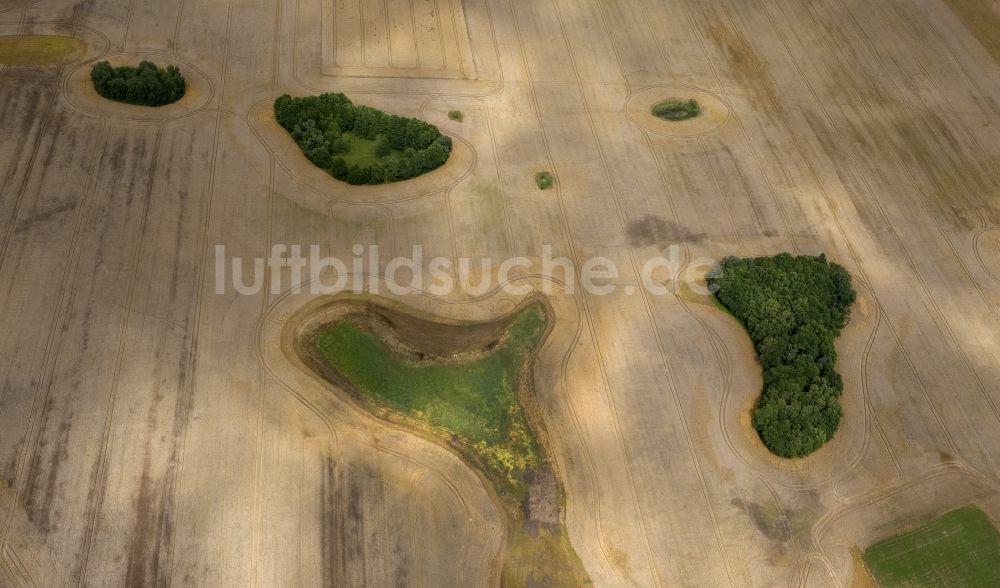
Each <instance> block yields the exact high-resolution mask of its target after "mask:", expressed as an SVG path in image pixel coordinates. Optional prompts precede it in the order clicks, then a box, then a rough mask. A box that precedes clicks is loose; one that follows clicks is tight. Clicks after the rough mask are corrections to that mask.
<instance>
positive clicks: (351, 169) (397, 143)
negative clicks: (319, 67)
mask: <svg viewBox="0 0 1000 588" xmlns="http://www.w3.org/2000/svg"><path fill="white" fill-rule="evenodd" d="M274 115H275V118H276V119H277V121H278V124H280V125H281V126H282V127H283V128H284V129H285V130H286V131H288V132H289V133H290V134H291V136H292V138H293V139H294V140H295V142H296V143H297V144H298V146H299V148H300V149H302V152H303V154H305V156H306V157H307V158H308V159H309V160H310V161H311V162H313V163H314V164H315V165H317V166H318V167H321V168H323V169H324V170H326V171H327V172H328V173H329V174H330V175H332V176H333V177H335V178H337V179H338V180H342V181H345V182H347V183H349V184H355V185H361V184H385V183H389V182H398V181H400V180H406V179H409V178H413V177H416V176H419V175H421V174H425V173H427V172H429V171H431V170H434V169H436V168H438V167H440V166H442V165H443V164H444V163H445V162H446V161H448V157H449V155H450V154H451V149H452V141H451V137H448V136H447V135H443V134H442V133H441V131H439V130H438V128H437V127H435V126H434V125H432V124H430V123H428V122H425V121H422V120H418V119H415V118H405V117H401V116H396V115H393V114H388V113H385V112H382V111H381V110H378V109H375V108H371V107H368V106H361V105H355V104H354V103H352V102H351V101H350V99H348V98H347V96H344V95H343V94H320V95H319V96H305V97H302V98H293V97H291V96H289V95H287V94H285V95H283V96H281V97H279V98H278V99H277V100H276V101H275V103H274ZM359 138H360V139H367V140H371V141H375V142H376V144H375V156H376V158H377V159H376V161H374V162H373V163H372V164H370V165H367V166H359V165H349V164H348V163H347V162H346V161H345V160H344V159H343V157H342V156H343V155H344V154H347V153H349V152H350V151H351V149H352V145H354V144H355V143H356V142H357V140H358V139H359Z"/></svg>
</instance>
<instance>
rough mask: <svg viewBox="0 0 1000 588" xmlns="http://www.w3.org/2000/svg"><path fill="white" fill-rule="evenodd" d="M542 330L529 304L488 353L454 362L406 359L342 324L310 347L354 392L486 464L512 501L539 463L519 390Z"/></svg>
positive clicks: (367, 334)
mask: <svg viewBox="0 0 1000 588" xmlns="http://www.w3.org/2000/svg"><path fill="white" fill-rule="evenodd" d="M544 332H545V315H544V312H543V311H542V308H541V306H540V305H534V306H531V307H529V308H527V309H525V310H524V311H523V312H522V313H521V314H520V315H518V317H517V318H516V319H515V320H514V322H513V323H511V325H510V328H509V331H508V333H507V336H506V337H504V338H502V339H501V341H500V343H499V344H498V345H497V346H496V347H495V348H493V349H490V350H489V351H488V352H485V353H482V354H474V355H472V356H470V357H467V358H464V359H459V360H455V361H452V360H445V361H419V362H417V361H412V360H410V359H408V358H406V357H403V356H401V355H399V354H398V353H394V352H392V351H390V350H389V349H386V347H385V346H384V345H382V344H381V343H380V342H379V340H378V339H377V338H376V337H375V335H373V334H372V333H371V332H370V331H369V330H367V329H365V328H363V327H360V326H358V325H356V324H354V323H352V322H350V321H347V320H343V321H340V322H336V323H334V324H332V325H330V326H329V327H328V328H327V329H325V330H324V331H323V332H322V333H320V334H319V336H318V337H317V338H316V342H315V344H316V348H317V349H318V350H319V352H320V354H321V355H322V357H323V358H325V359H326V361H328V362H329V364H330V365H331V366H332V367H333V368H334V369H336V370H337V371H338V372H339V373H340V374H341V375H343V377H345V378H346V379H347V380H348V382H350V383H351V384H352V385H353V386H354V387H356V388H357V389H358V390H360V391H361V392H363V393H365V394H369V395H371V396H373V397H374V398H376V399H377V400H379V401H381V402H384V403H385V404H387V405H389V407H391V408H393V409H395V410H397V411H399V412H401V413H402V414H405V415H406V416H408V417H410V418H413V419H415V420H417V421H418V422H420V423H423V424H426V425H429V426H430V427H432V428H434V429H437V430H439V431H442V432H444V433H446V434H448V435H455V436H457V437H458V438H459V440H460V441H461V445H462V446H463V447H466V448H468V450H469V451H471V452H472V453H473V454H474V456H475V457H476V459H477V461H480V462H482V463H483V464H484V465H485V468H486V469H487V472H486V473H487V474H488V475H489V477H490V478H492V479H494V480H495V481H496V482H497V485H498V488H497V491H498V494H500V495H502V496H505V497H508V498H513V499H514V500H515V501H517V502H518V503H519V502H520V500H522V499H523V495H524V492H525V489H526V486H525V483H524V480H523V475H524V473H525V472H526V471H527V470H529V469H532V468H535V467H537V466H538V465H539V457H538V446H537V443H536V441H535V439H534V437H533V435H532V433H531V429H530V427H529V426H528V422H527V420H526V418H525V415H524V410H523V409H522V408H521V404H520V402H519V399H518V392H519V389H520V384H521V382H522V381H523V378H526V377H528V375H527V372H526V366H527V365H528V363H529V359H530V357H531V355H532V353H533V352H534V351H535V348H536V347H537V346H538V344H539V342H540V341H541V337H542V334H543V333H544Z"/></svg>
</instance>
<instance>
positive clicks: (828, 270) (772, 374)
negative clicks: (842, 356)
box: [708, 253, 855, 457]
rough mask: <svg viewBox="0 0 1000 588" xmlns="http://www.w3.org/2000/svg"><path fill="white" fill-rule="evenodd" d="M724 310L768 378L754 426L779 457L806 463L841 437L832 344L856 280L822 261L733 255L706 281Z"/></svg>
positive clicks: (846, 315) (837, 377)
mask: <svg viewBox="0 0 1000 588" xmlns="http://www.w3.org/2000/svg"><path fill="white" fill-rule="evenodd" d="M708 284H709V287H710V288H711V290H712V292H713V293H714V294H715V296H716V298H717V299H718V300H719V302H720V303H722V305H723V306H724V307H725V308H726V309H728V310H729V311H730V312H731V313H733V315H734V316H735V317H736V318H737V319H739V320H740V322H742V323H743V326H744V327H746V330H747V333H748V334H749V335H750V339H751V340H752V341H753V344H754V347H755V348H756V350H757V356H758V359H759V361H760V365H761V367H762V368H763V372H764V391H763V394H762V395H761V398H760V401H759V402H758V403H757V407H756V408H755V410H754V413H753V426H754V428H755V429H756V430H757V432H758V434H759V435H760V438H761V440H762V441H763V442H764V445H766V446H767V448H768V449H769V450H770V451H771V452H772V453H774V454H775V455H778V456H781V457H802V456H805V455H808V454H810V453H812V452H813V451H816V450H817V449H819V448H820V447H821V446H822V445H823V444H824V443H826V442H827V441H828V440H830V438H831V437H832V436H833V434H834V432H836V430H837V427H838V426H839V425H840V420H841V415H842V409H841V407H840V402H839V399H840V394H841V392H842V390H843V381H842V380H841V377H840V375H839V374H838V373H837V372H836V369H835V367H836V365H835V364H836V361H837V351H836V349H835V348H834V341H835V340H836V338H837V335H838V334H839V333H840V330H841V329H842V328H843V327H844V325H845V324H846V323H847V320H848V318H849V316H850V309H851V305H852V304H853V303H854V298H855V293H854V289H853V288H852V286H851V276H850V274H848V273H847V271H846V270H845V269H844V268H843V267H841V266H840V265H838V264H836V263H831V262H829V261H827V259H826V257H825V256H824V255H820V256H818V257H810V256H800V257H792V256H791V255H789V254H787V253H782V254H780V255H777V256H774V257H758V258H750V259H739V258H735V257H727V258H726V259H724V260H722V262H721V263H720V264H719V266H718V267H717V268H716V269H715V270H713V271H712V272H711V273H710V274H709V275H708Z"/></svg>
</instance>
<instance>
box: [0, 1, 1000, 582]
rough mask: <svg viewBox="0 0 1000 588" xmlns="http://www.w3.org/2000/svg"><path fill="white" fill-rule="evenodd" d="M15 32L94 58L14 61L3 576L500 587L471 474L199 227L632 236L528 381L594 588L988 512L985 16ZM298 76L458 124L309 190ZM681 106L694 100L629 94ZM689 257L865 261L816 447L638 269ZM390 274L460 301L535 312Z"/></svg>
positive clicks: (693, 573) (846, 548) (469, 249)
mask: <svg viewBox="0 0 1000 588" xmlns="http://www.w3.org/2000/svg"><path fill="white" fill-rule="evenodd" d="M0 35H2V36H11V35H55V36H70V37H74V38H76V39H79V40H81V41H82V42H83V43H84V44H85V46H86V51H85V52H83V55H82V56H80V55H74V56H73V58H72V59H74V61H70V62H68V63H56V64H52V65H41V66H39V65H34V66H24V65H14V64H5V65H2V66H0V67H2V70H0V130H2V132H0V326H2V327H3V333H4V336H3V337H0V379H2V382H0V585H4V586H7V585H10V586H22V585H24V586H69V585H86V586H115V585H161V584H173V585H178V586H181V585H201V586H248V585H250V586H278V585H281V586H297V585H303V586H314V585H324V584H325V585H336V586H345V585H346V586H362V585H371V586H384V585H392V584H399V585H417V586H476V585H495V584H497V583H498V582H499V581H500V565H501V561H502V558H503V555H504V553H506V552H507V551H508V550H509V549H510V546H508V545H507V543H508V537H509V530H508V529H507V528H506V526H505V521H504V517H503V515H502V513H501V511H500V510H499V507H498V505H497V504H496V502H495V500H494V499H493V497H492V496H491V494H490V492H489V491H488V490H487V489H486V487H485V486H484V484H483V482H482V480H481V479H480V478H479V477H478V476H477V475H476V473H475V472H474V471H473V470H472V469H471V468H469V467H468V466H466V465H465V464H464V463H463V462H462V461H461V460H460V459H459V457H458V456H457V455H456V454H455V453H454V452H452V451H449V450H447V448H444V447H441V446H440V445H438V444H436V443H433V442H431V441H429V440H427V439H424V438H421V437H418V436H415V435H412V434H408V433H407V432H406V431H403V430H401V429H399V428H396V427H393V426H391V425H389V424H387V423H385V422H384V421H380V420H378V419H376V418H373V417H372V416H370V415H368V414H367V413H366V412H364V411H363V410H360V409H359V408H357V407H356V406H354V405H352V404H351V403H349V402H347V401H345V400H344V396H343V395H341V394H335V393H334V390H332V389H331V385H330V384H329V383H326V382H324V381H323V380H322V379H320V378H317V377H315V376H314V375H310V373H311V372H309V371H308V370H306V369H302V366H301V365H297V364H296V363H295V360H294V357H293V356H294V354H289V353H287V348H288V342H287V341H284V340H283V338H282V333H284V332H285V331H286V329H285V326H286V325H287V324H288V321H290V320H292V319H293V318H294V316H295V315H296V313H299V312H303V309H308V308H309V307H310V304H315V303H316V302H317V299H316V297H315V296H313V295H310V294H308V293H307V292H304V293H300V294H296V293H293V292H288V291H287V288H288V287H289V286H290V278H291V274H290V271H289V270H288V269H283V270H281V271H280V273H279V272H275V273H276V275H280V276H282V277H283V278H284V284H285V289H283V290H280V291H279V292H277V293H271V292H269V291H268V290H264V291H262V292H260V293H259V294H256V295H241V294H238V293H236V292H235V291H234V290H233V289H232V288H229V289H228V291H227V293H226V294H221V295H220V294H216V292H215V281H216V277H217V275H216V265H215V247H216V245H225V247H226V254H227V256H229V257H234V256H235V257H242V258H244V259H245V260H247V264H246V267H248V268H249V267H250V266H251V263H250V258H254V257H262V256H265V255H266V254H267V253H268V251H269V250H270V248H271V246H272V245H274V244H285V245H289V246H290V245H296V244H298V245H303V246H307V247H308V246H309V245H312V244H317V245H319V246H320V247H321V250H322V252H323V254H324V255H336V256H339V257H342V258H345V259H350V258H351V248H352V246H353V245H354V244H357V243H360V244H363V245H378V246H379V247H380V249H381V252H382V259H383V263H384V262H385V261H388V260H389V259H391V258H392V257H393V256H395V255H403V254H409V253H410V251H411V246H412V245H414V244H420V245H422V246H423V250H424V251H423V252H424V256H425V257H426V258H430V257H434V256H447V257H470V258H479V257H487V258H491V259H493V260H496V261H497V262H499V261H500V260H502V259H505V258H507V257H509V256H512V255H524V256H538V255H540V254H541V251H542V247H543V245H545V244H551V245H552V248H553V253H554V254H556V255H562V256H566V257H568V258H571V259H572V260H574V261H575V262H576V264H577V267H581V266H582V265H583V262H584V261H585V260H586V259H588V258H590V257H593V256H598V255H600V256H605V257H608V258H610V259H611V260H613V261H614V262H615V263H616V264H617V266H618V267H619V268H620V270H621V277H620V278H618V279H617V280H615V284H616V285H617V286H619V287H618V288H617V289H616V292H615V293H614V294H611V295H607V296H597V295H588V294H584V293H581V292H577V293H576V294H573V295H569V294H566V293H563V292H556V293H554V294H553V295H552V296H551V297H550V300H549V303H550V305H551V306H552V308H553V312H554V316H553V319H552V320H553V322H552V325H553V326H552V329H553V331H552V333H551V334H550V336H549V337H548V338H547V340H546V343H545V345H544V346H543V348H542V349H541V350H540V351H539V355H538V358H537V361H536V366H535V374H534V378H535V382H534V384H535V386H534V389H535V391H536V393H537V395H538V405H539V411H540V412H541V413H542V418H543V419H544V421H545V430H546V431H547V434H548V436H549V442H550V447H551V451H552V458H553V460H554V462H555V467H556V469H557V471H558V473H559V476H560V479H561V480H562V481H563V483H564V486H565V491H566V505H565V509H564V513H565V527H566V529H567V532H568V536H569V540H570V542H571V544H572V546H573V548H574V549H575V551H576V553H577V554H579V556H580V559H581V561H582V562H583V565H584V567H585V568H586V571H587V574H588V575H589V577H590V578H591V580H592V581H593V583H594V584H596V585H600V586H619V585H632V586H681V585H684V586H689V585H690V586H711V587H715V586H790V585H795V586H847V585H850V584H851V583H852V582H854V581H859V582H860V581H862V580H864V578H862V577H860V576H862V574H863V568H862V567H861V566H859V565H858V560H857V557H856V554H857V553H858V552H859V551H858V550H863V549H864V548H865V547H867V546H868V545H870V544H872V543H874V542H875V541H877V540H878V539H881V538H884V537H887V536H892V535H894V534H896V533H897V532H899V531H900V530H901V529H906V528H909V527H910V524H911V523H910V522H911V521H926V520H929V519H931V518H933V516H934V515H935V514H938V513H943V512H946V511H948V510H951V509H953V508H955V507H958V506H962V505H966V504H975V505H976V506H978V507H979V508H981V509H982V510H983V511H984V512H986V513H987V514H988V515H989V516H990V517H991V518H992V519H993V520H994V521H1000V494H998V490H1000V353H997V350H998V348H1000V205H998V201H997V199H998V197H1000V6H998V5H997V4H996V2H987V1H983V0H881V1H879V2H871V1H865V0H761V1H760V2H745V1H741V0H718V1H712V2H709V1H707V0H662V1H658V2H653V1H651V0H632V1H624V0H537V1H534V0H533V1H530V2H529V1H520V0H465V1H460V0H361V1H360V2H347V1H341V0H219V1H214V2H185V1H184V0H117V1H111V0H90V1H86V2H74V1H70V0H37V1H31V0H0ZM103 59H108V60H109V61H111V62H112V63H113V64H115V65H118V64H121V63H126V62H138V61H139V60H141V59H149V60H151V61H155V62H156V63H157V64H159V65H161V66H166V65H178V66H179V67H181V68H182V69H183V70H184V72H185V75H186V77H187V80H188V83H189V91H188V93H187V94H186V96H185V98H184V99H183V100H181V101H180V102H178V103H176V104H172V105H170V106H167V107H163V108H162V109H157V110H149V109H144V108H142V107H130V106H125V105H119V104H114V103H109V102H106V101H102V100H101V99H99V97H97V96H96V94H95V93H94V92H93V90H92V88H90V87H89V86H88V84H87V83H86V77H87V73H88V72H89V65H90V64H91V63H93V62H94V61H96V60H103ZM9 61H16V60H15V59H9ZM320 92H345V93H347V95H348V96H349V97H351V99H352V100H355V101H356V102H359V103H363V104H369V105H372V106H375V107H377V108H380V109H382V110H385V111H387V112H392V113H396V114H400V115H405V116H418V117H421V118H423V119H425V120H428V121H430V122H432V123H434V124H437V125H439V126H440V127H441V129H442V130H444V131H445V132H447V133H449V134H451V135H453V136H454V137H455V143H456V151H455V154H453V156H452V161H450V162H449V163H448V164H447V165H445V166H444V167H442V168H441V169H440V170H438V171H435V172H434V173H431V174H428V175H426V176H423V177H421V178H418V179H415V180H412V181H408V182H403V183H401V184H398V185H387V186H378V187H363V188H354V187H350V186H347V185H346V184H342V183H339V182H337V181H336V180H333V179H332V178H329V177H328V176H326V175H325V174H324V173H323V172H322V171H320V170H316V169H315V168H313V167H311V166H310V165H309V164H308V162H306V161H305V159H304V158H303V157H302V156H301V154H300V152H299V151H298V150H297V149H296V148H295V146H294V144H293V143H291V141H290V140H289V139H288V138H287V136H285V135H283V131H282V130H281V129H280V128H279V127H278V126H277V125H276V124H275V123H274V121H273V119H272V118H271V117H270V116H269V114H268V113H269V112H270V110H271V104H272V101H273V99H274V98H275V97H276V96H279V95H281V94H283V93H289V94H292V95H305V94H316V93H320ZM671 97H692V98H696V99H697V100H698V102H699V104H701V105H702V107H703V108H704V110H705V112H704V113H703V115H702V116H701V117H698V118H696V119H692V120H690V121H684V122H683V123H670V122H668V121H662V120H659V119H656V118H655V117H652V116H650V115H649V113H648V107H649V106H650V105H652V104H655V103H657V102H659V101H661V100H664V99H667V98H671ZM452 110H461V111H462V112H463V113H464V121H463V122H458V121H452V120H449V118H448V116H447V114H448V112H449V111H452ZM543 170H547V171H550V172H552V173H553V175H554V176H555V178H556V179H557V181H556V183H555V187H554V188H553V189H551V190H547V191H544V192H542V191H539V190H538V189H537V188H536V187H535V184H534V176H535V173H536V172H539V171H543ZM671 244H675V245H678V247H679V248H678V249H676V252H677V255H678V256H679V260H680V262H681V263H683V264H695V263H696V262H699V260H704V259H718V258H720V257H722V256H725V255H737V256H744V257H745V256H751V255H770V254H775V253H778V252H781V251H789V252H791V253H793V254H813V255H814V254H819V253H826V254H827V256H828V257H829V258H830V259H832V260H834V261H836V262H838V263H840V264H842V265H844V266H845V267H846V268H848V270H849V271H850V272H851V273H852V275H853V278H854V284H855V287H856V289H857V290H858V295H859V299H858V303H857V304H856V305H855V308H854V311H853V315H852V320H851V322H850V323H849V324H848V326H847V327H846V328H845V330H844V332H843V333H842V336H841V338H840V339H839V342H838V351H839V355H840V365H839V370H838V371H839V372H840V373H841V374H842V375H843V376H844V380H845V392H844V397H843V399H842V403H843V406H844V421H843V425H842V426H841V429H840V431H839V432H838V434H837V435H836V436H835V438H834V439H833V440H832V441H831V442H830V443H828V444H827V445H826V446H825V447H824V448H823V449H822V450H820V451H819V452H817V453H816V454H814V455H812V456H810V457H809V458H807V459H804V460H798V461H787V460H780V459H777V458H774V457H772V456H770V455H768V454H767V453H766V451H765V450H764V449H763V448H762V446H761V445H760V443H759V441H758V440H757V439H756V437H755V436H754V434H753V432H752V429H751V428H750V426H749V418H748V410H749V409H750V407H752V404H753V402H754V400H755V399H756V397H757V395H758V394H759V391H760V386H761V382H760V374H759V370H758V368H757V366H756V363H755V358H754V356H753V350H752V348H751V346H750V341H749V339H748V338H747V337H746V335H745V333H744V332H743V331H742V330H741V327H740V326H739V325H738V324H736V323H735V321H733V319H732V318H731V317H729V316H728V315H726V314H724V313H723V312H721V311H720V310H719V309H718V308H716V307H714V306H713V305H712V304H711V303H710V302H709V301H708V300H707V299H706V298H704V297H701V296H699V295H697V294H695V293H694V292H693V291H692V290H690V289H688V288H679V289H676V290H675V292H674V293H672V294H668V295H660V296H657V295H652V294H647V293H642V292H640V293H635V294H632V295H628V294H626V290H625V286H629V285H632V286H636V285H638V280H639V275H638V271H639V269H640V268H641V267H642V266H643V264H644V263H645V262H646V261H647V260H648V259H650V258H652V257H654V256H658V255H661V254H662V250H663V249H664V248H666V247H668V246H669V245H671ZM381 269H382V268H378V270H379V271H381ZM376 273H378V272H376ZM667 277H668V276H665V275H658V278H657V279H659V280H665V279H667ZM522 280H523V282H524V283H526V284H529V285H531V286H533V287H535V288H541V287H542V286H544V285H545V284H543V283H542V282H541V280H540V279H538V278H537V277H534V276H524V277H523V278H522ZM383 290H384V289H383ZM381 298H383V299H385V300H387V301H391V302H392V303H393V304H397V305H400V306H404V307H406V308H408V309H414V311H419V312H420V313H423V314H426V315H431V316H434V317H439V318H441V319H442V320H455V321H472V322H476V321H479V322H485V321H489V320H491V319H495V318H496V317H499V316H504V315H505V314H506V313H507V312H508V311H510V310H511V309H513V308H515V307H516V306H517V304H518V303H519V302H520V299H517V298H515V297H512V296H509V295H507V294H504V293H500V292H487V293H485V294H482V295H480V296H462V295H458V294H456V295H454V296H451V297H437V298H435V297H429V296H421V295H410V296H387V295H385V293H384V292H383V295H382V296H381Z"/></svg>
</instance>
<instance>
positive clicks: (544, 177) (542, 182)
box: [535, 171, 556, 190]
mask: <svg viewBox="0 0 1000 588" xmlns="http://www.w3.org/2000/svg"><path fill="white" fill-rule="evenodd" d="M555 184H556V179H555V177H554V176H553V175H552V174H551V173H549V172H547V171H541V172H538V173H537V174H535V185H536V186H538V189H539V190H548V189H549V188H551V187H552V186H554V185H555Z"/></svg>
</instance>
